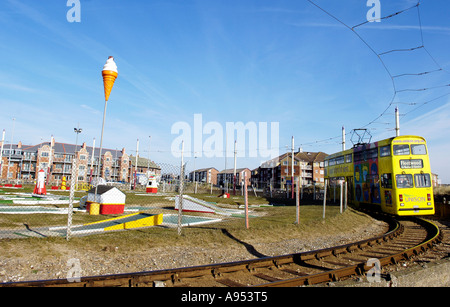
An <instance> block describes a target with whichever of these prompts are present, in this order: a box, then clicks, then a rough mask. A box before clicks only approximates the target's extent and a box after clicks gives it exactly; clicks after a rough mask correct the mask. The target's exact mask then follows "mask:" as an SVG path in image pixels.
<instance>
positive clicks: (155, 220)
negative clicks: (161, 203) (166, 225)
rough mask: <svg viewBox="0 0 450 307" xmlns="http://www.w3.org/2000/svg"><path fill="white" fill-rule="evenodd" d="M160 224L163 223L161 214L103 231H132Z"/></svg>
mask: <svg viewBox="0 0 450 307" xmlns="http://www.w3.org/2000/svg"><path fill="white" fill-rule="evenodd" d="M162 222H163V215H162V213H161V214H156V215H151V216H149V217H144V218H142V219H138V220H135V221H131V222H126V223H122V224H118V225H114V226H110V227H106V228H105V231H108V230H120V229H132V228H141V227H151V226H155V225H160V224H162Z"/></svg>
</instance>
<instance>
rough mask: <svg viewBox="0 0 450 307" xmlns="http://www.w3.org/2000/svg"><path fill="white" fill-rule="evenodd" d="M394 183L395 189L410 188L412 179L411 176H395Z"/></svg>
mask: <svg viewBox="0 0 450 307" xmlns="http://www.w3.org/2000/svg"><path fill="white" fill-rule="evenodd" d="M395 181H396V182H397V188H400V189H402V188H412V187H413V179H412V175H411V174H401V175H395Z"/></svg>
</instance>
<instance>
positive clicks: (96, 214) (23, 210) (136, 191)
mask: <svg viewBox="0 0 450 307" xmlns="http://www.w3.org/2000/svg"><path fill="white" fill-rule="evenodd" d="M80 165H82V164H81V163H80V162H79V161H77V159H73V161H72V168H71V169H72V174H71V176H70V178H69V179H67V178H63V180H62V182H61V183H60V184H59V185H58V186H56V187H55V186H54V185H52V184H51V183H50V184H47V182H45V178H37V180H36V182H35V184H33V185H28V186H23V187H20V188H19V187H17V188H16V189H15V188H14V187H9V186H7V187H6V186H4V187H3V190H2V191H1V192H0V193H1V194H0V238H21V237H50V236H59V237H66V238H67V239H70V238H71V237H74V236H85V235H92V234H100V233H105V232H110V231H116V230H133V229H141V228H147V227H153V226H159V227H165V228H168V229H169V230H170V229H173V230H174V231H175V230H176V231H177V233H178V234H181V233H182V229H183V228H184V227H193V226H194V227H197V226H201V225H208V227H209V228H217V229H222V228H224V227H228V226H231V225H233V227H241V228H251V225H252V221H258V220H260V219H267V218H268V217H270V215H271V214H272V212H273V211H274V209H271V208H273V207H280V206H298V205H299V204H300V203H301V202H303V203H304V202H308V203H309V204H316V205H320V204H322V202H323V192H324V190H323V187H321V186H315V185H310V186H301V187H299V186H298V183H297V184H296V185H295V188H296V190H294V191H292V190H291V189H290V188H289V187H287V188H286V189H280V188H278V189H272V188H271V187H266V188H264V189H257V188H255V186H254V185H253V183H250V182H251V181H250V180H246V179H247V178H245V180H242V181H241V182H240V184H236V181H235V182H234V184H231V183H230V182H226V183H225V184H213V182H212V180H210V181H209V182H207V181H206V180H203V181H201V182H199V181H197V180H196V179H198V177H197V178H196V177H191V178H189V176H188V174H187V172H185V168H186V164H184V165H183V167H182V166H181V163H180V165H173V164H168V163H158V166H159V168H158V169H157V171H154V172H147V173H145V174H144V176H143V174H142V172H140V173H139V172H138V171H140V170H139V168H135V172H134V174H131V176H130V178H131V180H130V181H129V182H123V181H122V182H103V183H102V181H101V180H96V178H95V176H94V180H92V181H91V183H92V184H90V183H88V182H81V181H78V177H77V175H76V171H77V170H78V169H79V167H80ZM230 181H231V180H230ZM97 182H98V184H97ZM248 183H250V184H248ZM292 192H293V193H292ZM297 195H298V197H297ZM336 195H337V197H336ZM339 195H340V191H339V187H338V188H336V185H334V186H332V187H331V189H329V191H328V199H329V200H330V201H331V200H332V199H334V200H336V198H339ZM296 212H297V213H295V211H292V213H290V214H292V217H291V218H288V219H287V220H283V222H284V223H294V222H298V220H299V219H298V210H297V211H296Z"/></svg>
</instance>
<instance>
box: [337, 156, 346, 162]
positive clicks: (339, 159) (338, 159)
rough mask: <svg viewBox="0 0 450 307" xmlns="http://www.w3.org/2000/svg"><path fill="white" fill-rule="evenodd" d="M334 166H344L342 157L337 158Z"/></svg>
mask: <svg viewBox="0 0 450 307" xmlns="http://www.w3.org/2000/svg"><path fill="white" fill-rule="evenodd" d="M336 164H344V156H340V157H337V158H336Z"/></svg>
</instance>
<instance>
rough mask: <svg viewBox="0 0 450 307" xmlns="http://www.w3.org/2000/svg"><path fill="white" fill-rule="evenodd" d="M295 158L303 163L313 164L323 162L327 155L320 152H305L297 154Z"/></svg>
mask: <svg viewBox="0 0 450 307" xmlns="http://www.w3.org/2000/svg"><path fill="white" fill-rule="evenodd" d="M295 156H296V157H298V158H299V159H301V160H303V161H305V162H308V163H313V162H323V161H324V160H325V157H326V156H328V155H327V154H326V153H324V152H321V151H319V152H309V151H307V152H297V153H296V154H295Z"/></svg>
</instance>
